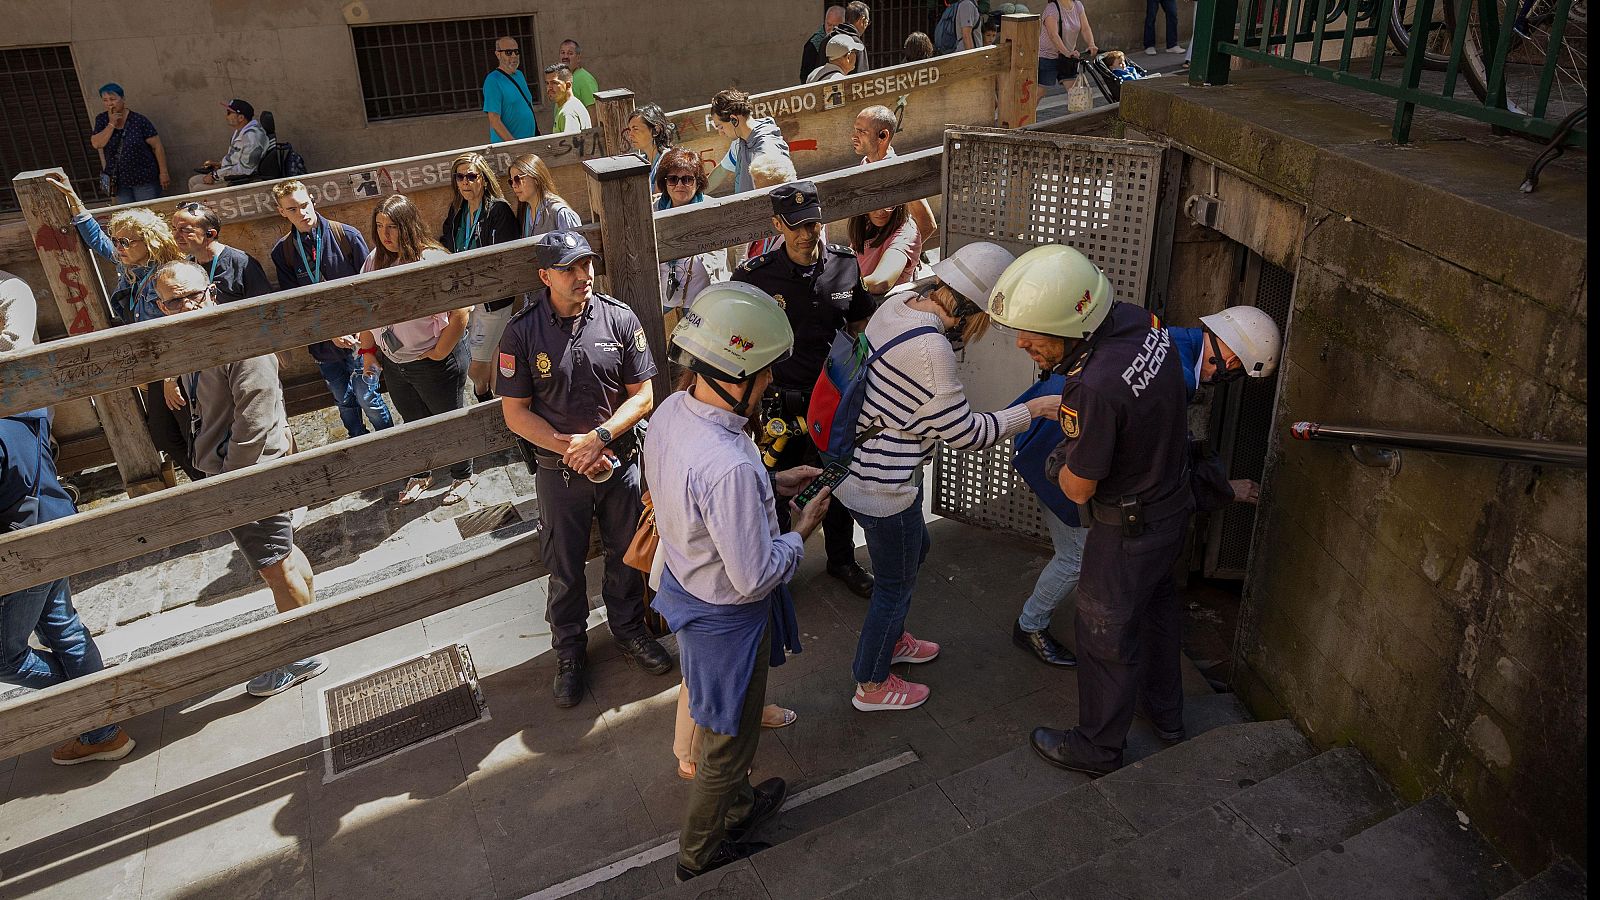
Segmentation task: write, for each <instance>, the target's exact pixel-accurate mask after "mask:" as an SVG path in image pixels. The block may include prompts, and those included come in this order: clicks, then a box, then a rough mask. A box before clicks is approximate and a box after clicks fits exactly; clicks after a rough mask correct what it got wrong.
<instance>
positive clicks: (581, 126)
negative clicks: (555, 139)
mask: <svg viewBox="0 0 1600 900" xmlns="http://www.w3.org/2000/svg"><path fill="white" fill-rule="evenodd" d="M593 127H594V124H593V123H592V122H591V121H590V119H589V110H588V109H587V108H586V107H585V106H584V105H583V101H582V100H579V99H578V95H577V94H572V95H570V96H568V97H567V102H565V103H563V104H561V108H560V109H558V110H557V111H556V127H555V133H556V134H575V133H577V132H579V131H586V130H588V129H590V128H593Z"/></svg>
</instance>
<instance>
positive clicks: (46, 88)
mask: <svg viewBox="0 0 1600 900" xmlns="http://www.w3.org/2000/svg"><path fill="white" fill-rule="evenodd" d="M90 124H91V123H90V119H89V112H88V110H87V109H85V108H84V105H83V94H82V92H81V90H80V89H79V87H78V70H77V68H76V67H75V66H74V65H73V63H72V48H70V47H65V46H62V47H12V48H7V49H4V50H0V179H3V181H0V212H14V211H16V210H17V209H18V208H19V207H18V204H17V193H16V191H15V190H13V189H12V187H11V179H12V178H14V177H15V176H16V175H17V173H18V172H27V171H31V170H33V169H48V168H51V167H53V166H60V167H61V168H62V169H65V170H66V172H67V177H69V178H71V179H72V183H73V186H74V187H76V188H77V189H78V194H79V195H80V196H83V197H97V196H100V188H99V184H98V180H99V178H100V159H99V156H98V154H96V153H95V152H94V148H92V147H90V146H89V134H90V132H89V127H90Z"/></svg>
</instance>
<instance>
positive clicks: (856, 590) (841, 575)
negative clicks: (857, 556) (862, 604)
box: [828, 562, 872, 600]
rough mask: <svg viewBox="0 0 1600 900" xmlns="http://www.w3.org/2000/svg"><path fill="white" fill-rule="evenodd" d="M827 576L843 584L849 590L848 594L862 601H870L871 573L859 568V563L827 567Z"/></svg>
mask: <svg viewBox="0 0 1600 900" xmlns="http://www.w3.org/2000/svg"><path fill="white" fill-rule="evenodd" d="M828 574H829V575H832V576H833V577H835V578H837V579H839V580H840V581H842V582H844V586H845V587H847V588H849V589H850V593H852V594H855V595H856V596H857V597H860V598H861V599H863V600H871V599H872V573H871V572H868V571H867V570H866V569H863V568H861V564H860V563H854V562H850V563H844V564H843V565H837V566H835V565H829V566H828Z"/></svg>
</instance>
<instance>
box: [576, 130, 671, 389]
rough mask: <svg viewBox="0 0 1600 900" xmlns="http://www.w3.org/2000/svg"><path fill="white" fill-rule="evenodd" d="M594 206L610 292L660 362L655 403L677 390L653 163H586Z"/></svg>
mask: <svg viewBox="0 0 1600 900" xmlns="http://www.w3.org/2000/svg"><path fill="white" fill-rule="evenodd" d="M583 169H584V171H585V172H586V173H587V174H588V176H589V208H590V209H592V210H594V214H595V216H596V217H597V218H599V220H600V244H601V247H602V248H603V250H604V251H605V270H606V274H605V285H606V292H607V293H609V294H610V295H611V296H613V297H616V298H617V299H618V300H621V301H622V302H624V303H626V304H628V306H630V307H632V308H633V312H634V315H637V316H638V317H639V322H640V324H642V325H643V326H644V333H645V339H646V340H647V341H648V342H649V344H650V356H651V358H653V359H654V360H655V363H656V377H655V379H654V388H655V395H656V402H657V403H660V402H661V401H662V400H664V399H666V396H667V394H668V393H670V392H671V391H672V382H671V379H670V378H669V377H668V376H667V328H666V322H665V320H664V319H663V318H662V316H661V261H660V259H659V258H658V257H657V256H656V220H655V210H654V209H652V208H651V203H650V164H649V163H647V162H645V161H644V160H642V159H640V158H639V157H637V156H633V155H628V156H607V157H604V158H601V159H591V160H586V161H585V162H584V164H583Z"/></svg>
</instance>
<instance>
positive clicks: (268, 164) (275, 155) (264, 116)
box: [228, 110, 307, 184]
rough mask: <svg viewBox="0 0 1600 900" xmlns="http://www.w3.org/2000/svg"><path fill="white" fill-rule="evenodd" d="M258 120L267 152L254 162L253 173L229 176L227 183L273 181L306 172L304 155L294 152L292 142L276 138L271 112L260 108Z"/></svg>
mask: <svg viewBox="0 0 1600 900" xmlns="http://www.w3.org/2000/svg"><path fill="white" fill-rule="evenodd" d="M259 121H260V122H261V130H262V131H265V132H266V133H267V152H265V153H263V154H261V162H259V163H257V164H256V170H255V173H254V174H252V175H248V176H246V177H244V178H237V179H234V178H230V179H228V183H229V184H244V183H246V182H250V181H275V180H277V179H279V178H294V177H298V176H300V175H304V174H306V172H307V169H306V160H305V157H303V156H301V155H300V154H299V153H297V152H295V149H294V145H293V144H291V143H289V142H288V141H280V140H278V129H277V123H276V122H274V121H273V118H272V112H271V111H270V110H262V111H261V118H260V120H259Z"/></svg>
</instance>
